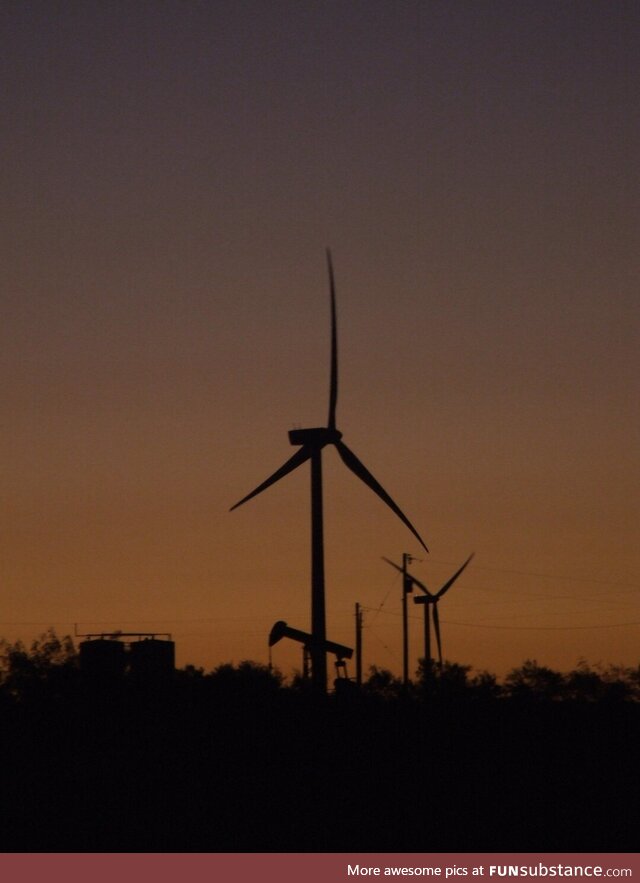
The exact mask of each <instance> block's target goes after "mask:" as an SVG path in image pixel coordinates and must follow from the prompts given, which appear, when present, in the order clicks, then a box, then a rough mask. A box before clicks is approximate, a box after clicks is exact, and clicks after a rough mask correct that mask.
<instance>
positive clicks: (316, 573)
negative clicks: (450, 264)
mask: <svg viewBox="0 0 640 883" xmlns="http://www.w3.org/2000/svg"><path fill="white" fill-rule="evenodd" d="M327 265H328V270H329V288H330V293H331V379H330V386H329V419H328V423H327V426H320V427H314V428H312V429H292V430H291V431H290V432H289V442H290V443H291V444H292V445H294V446H298V445H299V446H301V447H300V450H299V451H296V453H295V454H294V455H293V457H291V458H290V459H289V460H287V462H286V463H285V464H284V465H283V466H281V467H280V469H277V470H276V471H275V472H274V473H273V475H271V476H270V477H269V478H267V479H266V481H263V482H262V484H260V485H258V487H257V488H255V490H253V491H251V493H249V494H247V495H246V497H243V498H242V499H241V500H240V501H239V502H237V503H236V504H235V505H234V506H232V507H231V510H230V511H233V509H237V507H238V506H241V505H242V504H243V503H246V502H247V500H250V499H251V498H252V497H255V496H256V495H257V494H259V493H261V492H262V491H264V490H266V489H267V488H268V487H271V485H272V484H275V483H276V482H277V481H279V480H280V479H281V478H284V477H285V475H288V474H289V473H290V472H293V470H294V469H297V468H298V466H301V465H302V464H303V463H306V461H307V460H310V461H311V634H312V636H313V642H312V644H311V648H310V650H311V665H312V671H311V674H312V682H313V685H314V687H316V688H317V689H318V691H322V692H324V691H325V690H326V688H327V658H326V649H325V645H326V622H325V597H324V538H323V517H322V449H323V448H324V447H325V446H326V445H333V446H334V447H335V448H336V449H337V451H338V453H339V455H340V457H341V458H342V460H343V462H344V464H345V466H347V467H348V468H349V469H350V470H351V471H352V472H353V473H354V474H355V475H357V477H358V478H359V479H360V480H361V481H363V482H364V483H365V484H366V485H367V487H369V488H371V490H372V491H373V492H374V493H376V494H377V495H378V496H379V497H380V499H381V500H382V501H383V502H385V503H386V504H387V506H389V508H390V509H392V510H393V512H395V514H396V515H397V516H398V518H400V520H401V521H403V522H404V524H405V525H406V526H407V527H408V528H409V530H410V531H411V532H412V533H413V535H414V536H415V537H416V539H417V540H418V542H419V543H420V545H421V546H422V547H423V548H424V549H425V550H426V551H427V552H428V551H429V550H428V549H427V546H426V544H425V543H424V541H423V539H422V537H421V536H420V534H419V533H418V531H417V530H416V529H415V527H414V526H413V525H412V524H411V522H410V521H409V519H408V518H407V517H406V515H405V514H404V513H403V512H402V510H401V509H400V507H399V506H398V505H396V503H394V501H393V500H392V499H391V497H390V496H389V494H388V493H387V492H386V491H385V490H384V488H383V487H382V486H381V485H380V484H379V483H378V482H377V481H376V479H375V478H374V477H373V475H371V473H370V472H369V470H368V469H367V468H366V467H365V466H364V465H363V464H362V463H361V462H360V460H359V459H358V458H357V457H356V455H355V454H354V453H353V451H351V450H349V448H348V447H347V446H346V445H345V443H344V442H343V441H342V433H341V432H340V431H339V430H338V429H337V428H336V405H337V401H338V346H337V328H336V296H335V282H334V276H333V265H332V262H331V252H330V251H329V249H327Z"/></svg>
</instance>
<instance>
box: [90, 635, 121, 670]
mask: <svg viewBox="0 0 640 883" xmlns="http://www.w3.org/2000/svg"><path fill="white" fill-rule="evenodd" d="M125 663H126V659H125V650H124V644H123V643H122V642H121V641H114V640H108V639H105V638H94V639H93V640H88V641H82V642H81V644H80V668H81V670H82V671H83V672H85V673H86V674H87V675H89V676H91V677H98V678H103V679H105V678H119V677H121V676H122V675H123V674H124V669H125Z"/></svg>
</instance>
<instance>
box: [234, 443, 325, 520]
mask: <svg viewBox="0 0 640 883" xmlns="http://www.w3.org/2000/svg"><path fill="white" fill-rule="evenodd" d="M311 454H312V451H311V448H310V447H308V446H306V445H305V446H304V447H302V448H300V450H299V451H296V452H295V454H294V455H293V457H291V458H290V459H289V460H287V462H286V463H285V464H284V466H281V467H280V469H277V470H276V471H275V472H274V473H273V475H270V476H269V478H267V480H266V481H263V482H262V484H259V485H258V487H257V488H256V489H255V490H253V491H251V493H250V494H247V496H246V497H243V498H242V499H241V500H240V501H239V502H238V503H236V504H235V506H232V507H231V509H229V512H233V510H234V509H237V508H238V506H242V504H243V503H246V502H247V500H250V499H251V497H255V496H257V495H258V494H260V493H262V491H264V490H266V489H267V488H268V487H271V485H272V484H275V483H276V481H279V480H280V479H281V478H284V476H285V475H288V474H289V473H290V472H293V470H294V469H297V468H298V466H301V465H302V464H303V463H304V462H305V460H308V459H309V458H310V457H311Z"/></svg>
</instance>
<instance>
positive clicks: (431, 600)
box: [382, 552, 475, 668]
mask: <svg viewBox="0 0 640 883" xmlns="http://www.w3.org/2000/svg"><path fill="white" fill-rule="evenodd" d="M474 554H475V552H472V553H471V555H469V557H468V558H467V560H466V561H465V562H464V564H463V565H462V567H460V568H459V569H458V570H456V572H455V573H454V574H453V576H452V577H451V578H450V579H448V580H447V582H446V583H445V584H444V585H443V586H442V588H441V589H440V590H439V591H438V592H435V593H434V592H430V591H429V589H428V588H427V587H426V586H425V584H424V583H423V582H420V580H419V579H417V578H416V577H415V576H413V575H412V574H410V573H408V572H407V570H406V567H405V568H404V569H403V568H402V567H400V565H399V564H396V563H395V561H390V560H389V558H385V557H384V556H383V558H382V560H383V561H386V562H387V564H390V565H391V566H392V567H395V569H396V570H399V571H400V573H402V574H404V575H405V577H406V578H407V579H408V580H411V582H412V583H413V584H414V585H416V586H418V588H419V589H422V591H423V592H424V595H418V596H416V597H415V598H414V599H413V601H414V604H424V658H425V659H426V660H427V662H428V663H430V662H432V661H433V660H432V658H431V626H430V617H429V608H432V610H433V614H432V617H433V630H434V632H435V635H436V643H437V645H438V664H439V666H440V668H442V641H441V638H440V619H439V617H438V601H439V600H440V598H442V596H443V595H444V593H445V592H447V591H448V590H449V589H450V588H451V586H452V585H453V584H454V582H455V581H456V580H457V579H458V577H459V576H460V574H461V573H462V571H463V570H464V569H465V567H466V566H467V564H468V563H469V562H470V561H471V559H472V558H473V556H474Z"/></svg>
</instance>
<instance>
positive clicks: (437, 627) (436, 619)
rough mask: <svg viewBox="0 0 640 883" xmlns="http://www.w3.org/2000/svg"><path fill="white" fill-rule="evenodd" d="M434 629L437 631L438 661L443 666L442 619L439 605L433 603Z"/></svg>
mask: <svg viewBox="0 0 640 883" xmlns="http://www.w3.org/2000/svg"><path fill="white" fill-rule="evenodd" d="M433 629H434V631H435V633H436V644H437V645H438V662H439V664H440V668H442V641H441V640H440V619H439V617H438V605H437V603H436V604H434V605H433Z"/></svg>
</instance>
